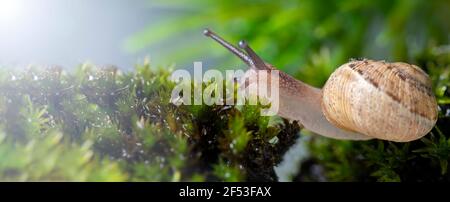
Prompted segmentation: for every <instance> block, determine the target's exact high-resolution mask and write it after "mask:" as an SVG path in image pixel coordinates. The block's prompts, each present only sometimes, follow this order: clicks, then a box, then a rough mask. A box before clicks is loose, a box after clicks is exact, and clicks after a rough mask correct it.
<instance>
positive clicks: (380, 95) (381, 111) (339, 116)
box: [322, 60, 438, 142]
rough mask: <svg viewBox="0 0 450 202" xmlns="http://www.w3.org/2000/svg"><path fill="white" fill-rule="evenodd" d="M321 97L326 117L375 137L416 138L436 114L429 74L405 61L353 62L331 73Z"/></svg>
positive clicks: (390, 138)
mask: <svg viewBox="0 0 450 202" xmlns="http://www.w3.org/2000/svg"><path fill="white" fill-rule="evenodd" d="M322 96H323V97H322V110H323V113H324V115H325V117H326V118H327V120H328V121H330V122H331V123H332V124H334V125H335V126H337V127H339V128H342V129H346V130H349V131H354V132H359V133H362V134H364V135H367V136H370V137H374V138H378V139H384V140H390V141H396V142H406V141H412V140H416V139H419V138H421V137H423V136H424V135H426V134H427V133H428V132H429V131H430V130H431V129H432V128H433V126H434V125H435V123H436V121H437V116H438V112H437V103H436V99H435V97H434V94H433V91H432V88H431V81H430V79H429V77H428V75H427V74H426V73H425V72H424V71H422V70H421V69H420V68H419V67H417V66H415V65H410V64H406V63H387V62H384V61H373V60H356V61H351V62H349V63H346V64H344V65H342V66H340V67H339V68H338V69H337V70H336V71H335V72H334V73H333V74H332V75H331V76H330V78H329V79H328V81H327V83H326V84H325V86H324V88H323V93H322Z"/></svg>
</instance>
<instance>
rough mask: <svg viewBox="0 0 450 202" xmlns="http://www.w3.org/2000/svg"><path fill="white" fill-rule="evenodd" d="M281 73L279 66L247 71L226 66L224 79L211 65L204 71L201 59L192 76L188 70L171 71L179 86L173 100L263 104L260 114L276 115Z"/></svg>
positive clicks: (179, 102)
mask: <svg viewBox="0 0 450 202" xmlns="http://www.w3.org/2000/svg"><path fill="white" fill-rule="evenodd" d="M249 74H253V75H256V76H250V75H249ZM279 77H280V76H279V71H277V70H270V71H268V70H259V69H252V70H251V71H247V72H244V71H242V70H226V71H225V79H224V76H223V75H222V73H221V72H220V71H218V70H214V69H210V70H207V71H206V72H205V73H203V69H202V63H201V62H194V76H193V79H192V77H191V74H190V73H189V72H188V71H187V70H183V69H179V70H176V71H174V72H173V73H172V75H171V80H172V82H174V83H176V86H175V87H174V89H173V90H172V95H171V99H170V102H171V103H173V104H175V105H177V106H179V105H181V104H184V105H192V104H193V105H203V104H204V105H208V106H211V105H244V104H246V105H258V104H261V105H262V106H264V107H263V108H262V109H261V113H260V114H261V115H262V116H273V115H276V114H278V110H279V93H278V92H279V80H280V78H279ZM192 81H193V82H192ZM204 85H205V86H204ZM236 85H238V88H237V89H236V88H235V86H236ZM192 87H193V89H192ZM255 92H256V93H255ZM191 93H193V95H192V94H191ZM235 97H236V98H235ZM192 100H193V101H192Z"/></svg>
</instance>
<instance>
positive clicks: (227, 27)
mask: <svg viewBox="0 0 450 202" xmlns="http://www.w3.org/2000/svg"><path fill="white" fill-rule="evenodd" d="M150 5H151V6H154V7H161V8H165V9H168V10H171V11H173V12H168V13H170V14H168V15H167V16H165V17H164V18H163V19H162V20H161V21H158V22H155V23H151V24H150V25H148V27H147V28H145V29H143V30H141V31H140V32H138V33H136V34H135V35H133V36H131V37H130V38H128V39H127V41H126V44H125V46H126V49H127V50H128V51H131V52H138V51H140V50H143V49H145V48H148V47H152V46H158V47H162V48H161V49H160V51H162V52H164V53H165V54H161V55H164V56H166V58H165V59H164V60H161V58H158V61H165V62H168V61H170V62H176V63H177V64H179V65H177V67H182V68H186V66H188V67H189V65H190V66H192V62H193V60H200V61H205V62H207V65H208V67H215V68H222V69H223V68H232V67H236V66H238V65H239V66H240V67H243V64H242V63H241V62H240V61H239V60H238V59H237V58H235V57H234V56H233V55H232V54H230V53H228V52H227V51H226V50H225V49H223V48H222V47H220V46H218V45H217V44H215V43H213V42H211V41H210V40H208V39H206V38H204V37H203V36H202V35H201V31H202V29H203V28H205V27H210V28H211V29H213V30H215V31H216V32H217V33H219V34H221V35H222V36H223V37H224V38H226V39H227V40H229V41H230V42H232V43H237V42H238V41H239V40H240V39H246V40H248V41H249V43H250V44H251V45H252V46H253V48H254V49H255V50H256V51H257V53H258V54H260V55H261V56H262V57H263V58H264V59H265V60H266V61H267V62H269V63H272V64H274V65H275V66H277V67H278V68H280V69H282V70H284V71H286V72H288V73H290V74H291V75H294V76H297V77H299V78H302V79H303V80H305V81H306V82H308V83H310V84H313V85H316V86H321V85H322V84H323V83H324V82H325V81H326V79H327V78H328V75H329V74H330V73H331V72H332V71H333V70H334V69H335V68H337V67H338V66H339V65H341V64H343V63H345V62H347V61H348V60H349V59H351V58H370V59H377V60H388V61H404V62H412V63H413V62H414V58H415V57H417V56H418V55H421V54H423V52H424V51H425V50H430V48H431V51H435V52H446V53H448V51H449V49H450V48H449V39H450V35H449V29H450V23H449V21H448V20H449V19H450V12H449V11H450V1H446V0H435V1H424V0H404V1H401V0H400V1H391V0H379V1H369V0H362V1H354V0H341V1H328V0H286V1H268V0H262V1H261V0H245V1H237V0H219V1H207V0H194V1H191V0H189V1H188V0H174V1H170V2H167V1H160V2H158V1H151V3H150ZM175 11H176V12H175ZM309 67H313V68H309Z"/></svg>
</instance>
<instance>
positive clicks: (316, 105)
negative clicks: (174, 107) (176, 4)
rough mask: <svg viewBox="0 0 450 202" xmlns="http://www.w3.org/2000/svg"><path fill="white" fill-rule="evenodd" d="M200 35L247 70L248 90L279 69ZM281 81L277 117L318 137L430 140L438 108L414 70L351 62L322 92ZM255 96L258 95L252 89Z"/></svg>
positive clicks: (296, 82) (245, 45)
mask: <svg viewBox="0 0 450 202" xmlns="http://www.w3.org/2000/svg"><path fill="white" fill-rule="evenodd" d="M203 33H204V34H205V35H206V36H207V37H210V38H211V39H213V40H214V41H216V42H217V43H218V44H220V45H221V46H223V47H225V48H226V49H228V50H229V51H230V52H231V53H233V54H234V55H236V56H237V57H238V58H240V59H241V60H242V61H243V62H244V63H245V64H247V65H248V66H249V70H247V72H246V73H245V79H244V80H246V81H249V84H248V85H249V86H251V85H252V84H257V85H261V83H259V82H260V81H257V80H256V79H252V78H258V77H259V76H260V75H259V72H255V71H254V70H255V69H257V70H268V71H274V70H276V69H277V68H276V67H274V66H273V65H271V64H269V63H266V62H264V60H262V59H261V58H260V57H259V56H258V55H257V54H256V52H255V51H254V50H253V49H252V48H251V47H250V46H249V44H248V43H247V42H245V41H241V42H240V43H239V47H240V48H242V49H243V50H244V51H245V52H243V51H241V50H240V49H239V48H237V47H235V46H233V45H232V44H230V43H229V42H227V41H225V40H224V39H223V38H222V37H220V36H218V35H217V34H215V33H214V32H212V31H211V30H209V29H206V30H205V31H204V32H203ZM279 75H280V77H279V78H280V80H279V89H278V91H277V93H278V94H279V103H278V104H279V105H278V106H279V108H278V110H277V112H278V113H277V115H279V116H281V117H284V118H286V119H290V120H297V121H299V123H300V124H301V125H303V126H304V127H305V128H306V129H308V130H310V131H312V132H314V133H316V134H319V135H323V136H326V137H330V138H335V139H347V140H369V139H373V138H377V139H382V140H389V141H395V142H409V141H413V140H417V139H419V138H421V137H423V136H425V135H426V134H428V133H429V132H430V131H431V129H432V128H433V127H434V125H435V124H436V121H437V116H438V106H437V101H436V98H435V96H434V94H433V90H432V87H431V81H430V78H429V76H428V75H427V74H426V73H425V72H424V71H423V70H421V69H420V68H419V67H417V66H415V65H411V64H407V63H402V62H394V63H389V62H385V61H374V60H367V59H364V60H356V61H350V62H348V63H346V64H343V65H342V66H340V67H338V68H337V69H336V70H335V71H334V72H333V73H332V74H331V76H330V77H329V79H328V80H327V82H326V84H325V85H324V87H323V89H319V88H315V87H312V86H310V85H308V84H306V83H304V82H302V81H300V80H297V79H295V78H293V77H291V76H290V75H288V74H286V73H284V72H282V71H280V72H279ZM268 84H269V83H268ZM246 85H247V84H246ZM250 90H251V89H250ZM253 93H254V94H256V95H258V92H256V91H255V90H254V89H253Z"/></svg>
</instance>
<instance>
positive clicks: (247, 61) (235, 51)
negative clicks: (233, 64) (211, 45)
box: [203, 29, 255, 67]
mask: <svg viewBox="0 0 450 202" xmlns="http://www.w3.org/2000/svg"><path fill="white" fill-rule="evenodd" d="M203 34H204V35H205V36H207V37H209V38H211V39H213V40H214V41H216V42H217V43H219V44H220V45H222V46H223V47H225V48H226V49H228V50H229V51H230V52H232V53H233V54H234V55H236V56H237V57H239V59H241V60H242V61H243V62H244V63H245V64H247V65H248V66H249V67H254V66H255V63H254V62H253V60H252V59H251V58H250V57H249V56H248V55H247V54H245V53H244V52H242V51H241V50H239V49H238V48H237V47H235V46H233V45H231V44H230V43H228V42H227V41H225V40H224V39H223V38H222V37H220V36H219V35H217V34H216V33H214V32H213V31H211V30H210V29H205V30H203Z"/></svg>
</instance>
